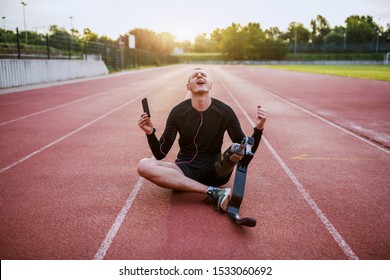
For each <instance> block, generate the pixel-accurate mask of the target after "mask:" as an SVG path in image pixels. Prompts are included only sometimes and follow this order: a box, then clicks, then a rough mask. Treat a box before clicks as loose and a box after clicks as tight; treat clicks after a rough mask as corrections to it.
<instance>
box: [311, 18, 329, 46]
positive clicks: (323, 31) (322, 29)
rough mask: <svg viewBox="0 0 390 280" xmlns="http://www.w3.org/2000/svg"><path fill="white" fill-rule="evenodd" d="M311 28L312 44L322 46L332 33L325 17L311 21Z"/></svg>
mask: <svg viewBox="0 0 390 280" xmlns="http://www.w3.org/2000/svg"><path fill="white" fill-rule="evenodd" d="M310 26H311V29H312V32H311V39H312V42H313V43H315V44H322V43H323V42H324V38H325V36H326V35H328V34H329V33H330V31H331V28H330V26H329V23H328V21H327V20H326V19H325V18H324V17H323V16H321V15H318V16H317V17H316V19H315V20H314V19H312V20H311V22H310Z"/></svg>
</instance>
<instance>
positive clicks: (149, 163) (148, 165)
mask: <svg viewBox="0 0 390 280" xmlns="http://www.w3.org/2000/svg"><path fill="white" fill-rule="evenodd" d="M152 168H153V159H151V158H143V159H141V160H140V161H139V163H138V166H137V172H138V174H139V175H140V176H142V177H148V174H149V173H150V170H151V169H152Z"/></svg>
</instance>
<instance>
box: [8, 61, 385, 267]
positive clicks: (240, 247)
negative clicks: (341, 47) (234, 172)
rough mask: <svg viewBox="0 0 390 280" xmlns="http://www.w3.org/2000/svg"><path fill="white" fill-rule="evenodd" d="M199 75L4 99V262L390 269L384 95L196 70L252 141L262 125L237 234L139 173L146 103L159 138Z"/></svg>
mask: <svg viewBox="0 0 390 280" xmlns="http://www.w3.org/2000/svg"><path fill="white" fill-rule="evenodd" d="M194 67H195V66H194V65H177V66H169V67H161V68H156V69H149V70H140V71H131V72H126V73H121V74H115V75H110V76H107V77H102V78H97V79H90V80H80V81H73V82H68V83H62V84H53V85H46V86H42V87H35V88H32V87H30V88H29V89H18V90H16V91H15V90H13V92H12V93H9V94H2V95H0V149H1V157H0V169H1V170H0V224H1V229H0V258H1V259H299V260H300V259H340V260H343V259H387V260H388V259H390V235H389V232H390V189H389V185H390V184H389V182H390V174H389V170H390V150H389V146H390V122H389V120H390V83H388V82H380V81H368V80H359V79H350V78H341V77H331V76H325V75H312V74H303V73H295V72H288V71H277V70H270V69H265V68H258V67H250V66H204V68H205V69H206V70H207V71H208V72H209V74H210V77H211V79H212V82H213V90H212V95H213V96H214V97H216V98H219V99H221V100H223V101H225V102H227V103H228V104H229V105H230V106H231V107H232V108H233V109H234V110H235V112H236V113H237V115H238V117H239V119H240V121H241V125H242V127H243V130H244V131H245V132H246V133H247V134H251V131H252V127H253V125H254V124H253V117H254V114H255V110H256V105H257V104H258V103H259V104H261V105H262V106H263V107H266V108H268V110H269V112H270V118H269V120H268V122H267V127H266V130H265V135H264V136H265V137H264V138H263V141H262V143H261V144H260V147H259V150H258V151H257V153H256V157H255V159H254V160H253V161H252V163H251V165H250V169H249V176H248V180H247V190H246V196H245V198H244V201H243V204H242V207H241V210H240V213H241V216H251V217H255V218H256V219H257V221H258V223H257V226H256V227H255V228H241V227H239V226H236V225H234V224H233V223H232V222H231V221H230V220H229V219H228V218H227V217H226V215H223V214H220V213H217V212H215V211H214V210H213V207H212V206H211V205H209V206H208V205H205V204H202V200H203V198H204V197H203V196H202V195H198V194H189V193H180V192H172V191H169V190H165V189H160V188H158V187H156V186H155V185H153V184H151V183H150V182H148V181H145V180H143V179H142V178H139V176H138V175H137V173H136V170H135V168H136V165H137V162H138V161H139V160H140V159H141V158H143V157H150V156H151V153H150V151H149V148H148V146H147V143H146V138H145V135H144V134H143V133H142V132H141V130H140V129H139V128H138V127H137V120H138V117H139V115H140V114H141V102H140V101H141V99H142V98H143V97H145V96H146V97H148V100H149V106H150V107H151V114H152V119H153V122H154V124H155V127H156V128H157V131H158V132H157V133H161V131H162V129H163V128H164V124H165V120H166V118H167V114H168V112H169V110H170V108H172V107H173V106H174V105H175V104H177V103H178V102H180V101H182V100H183V99H184V98H185V95H186V91H185V84H186V80H187V77H188V74H189V73H190V71H191V69H192V68H194ZM6 92H7V91H6V90H2V93H6ZM158 135H160V134H158ZM225 142H226V146H227V145H229V144H230V143H229V139H226V141H225ZM177 151H178V150H177V147H176V146H175V147H174V149H173V150H172V151H171V152H170V154H169V155H168V159H169V160H173V159H174V157H175V154H176V153H177ZM230 184H231V182H230Z"/></svg>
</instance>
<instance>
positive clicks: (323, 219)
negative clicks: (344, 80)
mask: <svg viewBox="0 0 390 280" xmlns="http://www.w3.org/2000/svg"><path fill="white" fill-rule="evenodd" d="M218 80H219V81H220V83H221V84H222V86H223V87H224V88H225V90H226V91H227V92H228V93H229V95H230V96H231V98H232V99H233V100H234V102H235V103H236V104H237V106H238V107H239V108H240V110H241V111H242V113H243V114H244V115H245V117H246V118H247V120H248V122H249V123H250V124H251V125H252V126H253V127H254V126H255V123H254V122H253V121H252V119H251V118H250V117H249V115H248V114H247V113H246V112H245V110H244V108H242V106H241V105H240V104H239V102H238V100H237V99H236V98H235V97H234V95H233V94H232V92H231V91H230V90H229V89H228V88H227V87H226V85H225V84H224V83H223V82H222V80H221V78H220V77H219V75H218ZM262 140H263V141H264V143H265V145H266V146H267V148H268V150H269V151H270V152H271V154H272V155H273V156H274V158H275V159H276V160H277V162H278V163H279V165H280V166H281V167H282V168H283V170H284V172H286V174H287V176H288V177H289V178H290V180H291V181H292V182H293V183H294V185H295V186H296V188H297V189H298V191H299V192H300V194H301V195H302V196H303V198H304V199H305V201H306V202H307V203H308V204H309V206H310V207H311V209H312V210H313V211H314V212H315V213H316V215H317V217H318V218H319V219H320V220H321V222H322V223H323V224H324V225H325V227H326V229H327V230H328V232H329V233H330V234H331V236H332V237H333V239H334V240H335V241H336V243H337V244H338V245H339V247H340V248H341V250H343V252H344V254H345V255H346V256H347V257H348V259H352V260H358V259H359V258H358V257H357V256H356V254H355V253H354V252H353V251H352V249H351V247H349V245H348V244H347V242H346V241H345V240H344V238H343V237H342V236H341V234H340V233H339V232H338V231H337V230H336V228H335V227H334V226H333V225H332V223H331V222H330V221H329V219H328V218H327V217H326V216H325V214H324V213H323V212H322V211H321V209H320V208H319V207H318V205H317V204H316V203H315V201H314V200H313V199H312V198H311V196H310V195H309V193H308V192H307V191H306V190H305V188H304V187H303V185H302V184H301V183H300V182H299V180H298V179H297V177H295V175H294V173H293V172H292V171H291V170H290V168H288V166H287V164H286V163H285V162H284V161H283V159H282V158H281V157H280V156H279V154H278V153H277V152H276V151H275V149H274V148H273V147H272V145H271V144H270V143H269V142H268V140H267V138H266V137H265V136H264V135H263V137H262Z"/></svg>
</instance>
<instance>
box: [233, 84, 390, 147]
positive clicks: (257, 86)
mask: <svg viewBox="0 0 390 280" xmlns="http://www.w3.org/2000/svg"><path fill="white" fill-rule="evenodd" d="M238 78H239V77H238ZM240 79H241V80H243V81H245V82H247V83H249V84H251V85H252V86H254V87H256V88H258V89H260V90H262V91H264V92H266V93H268V94H270V95H272V96H274V97H276V98H278V99H280V100H282V101H284V102H286V103H287V104H289V105H291V106H293V107H295V108H297V109H299V110H301V111H303V112H305V113H307V114H309V115H311V116H313V117H315V118H317V119H319V120H321V121H323V122H324V123H327V124H329V125H331V126H333V127H335V128H338V129H339V130H341V131H343V132H345V133H347V134H349V135H351V136H353V137H355V138H357V139H359V140H361V141H363V142H365V143H367V144H369V145H371V146H373V147H375V148H377V149H379V150H381V151H383V152H386V153H388V154H389V153H390V150H388V149H386V148H384V147H381V146H379V145H378V144H376V143H374V142H372V141H370V140H368V139H366V138H364V137H362V136H360V135H359V134H357V133H355V132H352V131H350V130H348V129H346V128H344V127H342V126H340V125H338V124H336V123H334V122H332V121H329V120H327V119H325V118H324V117H321V116H320V115H317V114H316V113H314V112H311V111H309V110H307V109H305V108H303V107H301V106H299V105H297V104H295V103H293V102H291V101H289V100H287V99H285V98H283V97H281V96H279V95H277V94H275V93H273V92H271V91H269V90H267V89H265V88H263V87H261V86H259V85H256V84H254V83H253V82H251V81H248V80H246V79H242V78H240Z"/></svg>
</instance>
